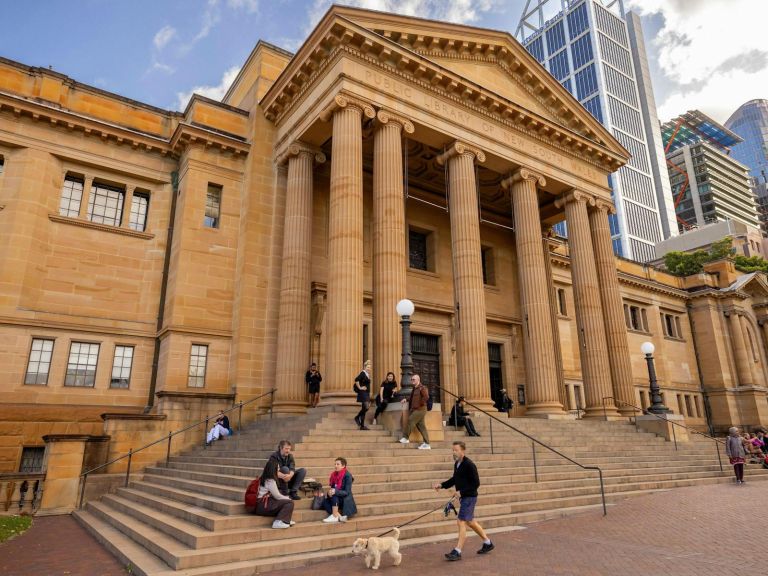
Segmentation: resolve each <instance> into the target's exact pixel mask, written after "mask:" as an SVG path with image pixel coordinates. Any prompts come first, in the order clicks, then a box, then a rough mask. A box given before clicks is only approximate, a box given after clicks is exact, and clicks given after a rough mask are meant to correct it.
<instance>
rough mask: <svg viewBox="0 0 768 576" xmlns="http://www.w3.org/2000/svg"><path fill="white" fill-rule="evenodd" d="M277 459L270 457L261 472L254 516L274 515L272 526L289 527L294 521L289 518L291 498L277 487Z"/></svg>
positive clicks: (276, 527)
mask: <svg viewBox="0 0 768 576" xmlns="http://www.w3.org/2000/svg"><path fill="white" fill-rule="evenodd" d="M277 475H278V470H277V460H275V459H274V458H270V459H269V460H267V464H266V465H265V466H264V471H263V472H262V473H261V482H260V483H259V493H258V500H257V501H256V509H255V510H254V512H253V513H254V514H256V516H275V521H274V522H272V528H275V529H284V528H290V527H291V526H293V525H294V524H296V522H294V521H293V520H291V516H293V500H291V499H290V498H288V496H285V495H284V494H281V493H280V490H278V489H277Z"/></svg>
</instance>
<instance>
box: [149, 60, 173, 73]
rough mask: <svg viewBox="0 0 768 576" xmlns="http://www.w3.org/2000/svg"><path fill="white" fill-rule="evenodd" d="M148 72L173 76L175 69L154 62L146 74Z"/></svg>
mask: <svg viewBox="0 0 768 576" xmlns="http://www.w3.org/2000/svg"><path fill="white" fill-rule="evenodd" d="M150 72H164V73H165V74H173V73H174V72H176V69H175V68H174V67H173V66H169V65H168V64H163V63H162V62H158V61H157V60H155V61H154V62H152V65H151V66H150V67H149V68H148V69H147V72H146V73H147V74H149V73H150Z"/></svg>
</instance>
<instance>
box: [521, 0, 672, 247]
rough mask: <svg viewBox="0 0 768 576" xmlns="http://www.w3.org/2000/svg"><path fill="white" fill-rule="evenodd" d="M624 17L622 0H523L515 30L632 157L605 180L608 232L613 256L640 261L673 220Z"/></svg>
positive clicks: (639, 52)
mask: <svg viewBox="0 0 768 576" xmlns="http://www.w3.org/2000/svg"><path fill="white" fill-rule="evenodd" d="M548 4H549V5H548ZM557 5H559V12H558V13H557V14H555V15H554V16H552V17H551V18H548V19H545V11H546V10H550V11H552V7H553V6H557ZM629 16H630V17H631V16H632V15H629ZM627 18H628V15H627V14H626V13H625V12H624V6H623V3H622V1H621V0H613V1H611V2H608V1H606V2H605V3H604V2H601V1H600V0H552V1H551V2H550V1H549V0H528V2H527V4H526V7H525V10H524V11H523V15H522V17H521V20H520V24H519V26H518V29H517V32H516V34H515V35H516V36H517V38H518V40H520V41H521V42H522V43H523V45H524V46H525V47H526V49H527V50H528V51H529V52H530V53H531V54H532V55H533V56H534V57H535V58H536V59H537V60H538V61H539V62H541V63H542V64H543V65H544V66H545V68H546V69H547V70H548V71H549V72H550V74H552V75H553V76H554V77H555V78H557V80H558V81H559V82H560V83H561V84H562V85H563V86H564V87H565V88H566V90H568V91H569V92H570V93H571V94H573V95H574V96H575V97H576V98H577V99H578V100H579V102H581V104H582V105H583V106H584V107H585V108H586V109H587V110H588V111H589V112H590V113H591V114H592V115H593V116H594V117H595V118H597V120H598V121H600V122H601V123H602V124H603V125H604V126H605V127H606V128H607V129H608V130H610V132H611V133H612V134H613V136H614V137H615V138H616V139H617V140H618V141H619V142H620V143H621V144H622V145H623V146H624V147H625V148H626V149H627V150H628V151H629V153H630V154H631V155H632V157H631V159H630V161H629V163H628V164H627V165H626V166H624V167H622V168H621V169H619V171H618V172H616V173H615V174H613V175H612V176H611V177H610V179H609V185H610V186H611V189H612V191H613V198H614V203H615V204H616V210H617V213H616V215H615V216H612V217H611V221H610V225H611V234H612V237H613V248H614V252H615V253H616V254H617V255H619V256H624V257H626V258H631V259H633V260H638V261H642V262H645V261H649V260H653V259H654V258H655V250H654V246H655V244H656V243H657V242H660V241H661V240H662V239H664V238H666V237H668V236H670V235H676V234H677V225H676V223H675V215H674V207H673V203H672V194H671V189H670V186H669V178H668V176H667V170H666V166H665V164H664V154H663V150H662V149H661V138H660V137H657V136H656V134H655V131H658V119H657V117H656V110H655V102H654V100H653V93H652V90H651V84H650V77H649V75H648V66H647V61H646V56H645V44H644V42H643V40H642V31H641V29H640V26H639V19H637V18H634V19H633V20H632V22H631V23H630V26H629V27H628V24H627ZM649 143H650V145H649ZM561 230H563V228H561Z"/></svg>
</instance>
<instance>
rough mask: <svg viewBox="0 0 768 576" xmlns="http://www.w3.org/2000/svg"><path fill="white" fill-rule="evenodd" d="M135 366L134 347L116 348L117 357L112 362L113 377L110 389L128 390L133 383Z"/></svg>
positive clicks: (110, 381)
mask: <svg viewBox="0 0 768 576" xmlns="http://www.w3.org/2000/svg"><path fill="white" fill-rule="evenodd" d="M132 366H133V346H115V357H114V359H113V360H112V377H111V378H110V380H109V387H110V388H128V385H129V384H130V382H131V367H132Z"/></svg>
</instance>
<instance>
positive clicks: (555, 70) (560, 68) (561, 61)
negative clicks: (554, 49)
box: [549, 50, 571, 80]
mask: <svg viewBox="0 0 768 576" xmlns="http://www.w3.org/2000/svg"><path fill="white" fill-rule="evenodd" d="M549 72H550V73H551V74H552V76H554V77H555V78H557V79H558V80H562V79H563V78H565V77H566V76H568V74H570V73H571V69H570V68H569V67H568V52H567V51H566V50H561V51H560V52H558V53H557V54H555V55H554V56H552V58H550V59H549Z"/></svg>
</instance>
